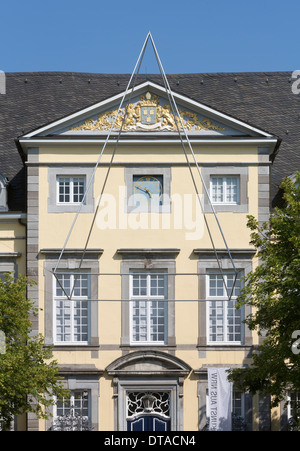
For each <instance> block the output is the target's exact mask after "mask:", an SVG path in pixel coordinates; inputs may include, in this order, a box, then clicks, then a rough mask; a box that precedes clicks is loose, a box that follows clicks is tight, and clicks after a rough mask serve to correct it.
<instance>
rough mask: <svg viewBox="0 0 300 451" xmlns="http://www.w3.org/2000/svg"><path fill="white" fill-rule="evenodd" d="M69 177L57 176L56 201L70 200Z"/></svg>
mask: <svg viewBox="0 0 300 451" xmlns="http://www.w3.org/2000/svg"><path fill="white" fill-rule="evenodd" d="M70 183H71V181H70V178H69V177H59V178H58V201H59V202H70Z"/></svg>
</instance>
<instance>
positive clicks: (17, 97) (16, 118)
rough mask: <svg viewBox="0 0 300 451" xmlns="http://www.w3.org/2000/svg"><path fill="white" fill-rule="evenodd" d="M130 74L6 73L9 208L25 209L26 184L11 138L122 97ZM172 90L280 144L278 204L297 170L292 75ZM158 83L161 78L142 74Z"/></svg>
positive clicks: (2, 122) (275, 182)
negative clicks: (284, 181)
mask: <svg viewBox="0 0 300 451" xmlns="http://www.w3.org/2000/svg"><path fill="white" fill-rule="evenodd" d="M129 77H130V75H129V74H89V73H69V72H33V73H8V74H6V94H5V95H2V94H1V95H0V172H1V173H2V174H4V175H5V176H6V177H7V178H8V179H9V180H10V189H9V203H10V209H14V210H24V209H25V208H26V206H25V203H24V202H25V196H24V193H25V189H24V186H25V185H24V182H25V179H26V174H25V171H26V169H25V168H24V165H23V162H22V160H21V157H20V155H19V153H18V150H17V147H16V143H15V139H16V138H17V137H19V136H21V135H23V134H24V133H26V132H29V131H30V130H32V129H35V128H38V127H40V126H42V125H44V124H47V123H49V122H52V121H54V120H56V119H59V118H61V117H63V116H65V115H68V114H70V113H73V112H74V111H78V110H80V109H82V108H84V107H86V106H89V105H91V104H94V103H96V102H100V101H102V100H105V99H106V98H108V97H110V96H112V95H115V94H117V93H119V92H122V91H123V90H124V89H125V88H126V85H127V83H128V80H129ZM167 77H168V80H169V83H170V86H171V89H172V90H174V91H176V92H178V93H179V94H182V95H185V96H187V97H190V98H191V99H193V100H195V101H197V102H201V103H204V104H206V105H209V106H211V107H212V108H215V109H217V110H219V111H222V112H224V113H226V114H228V115H233V116H235V117H237V118H239V119H241V120H242V121H245V122H249V123H250V124H252V125H254V126H257V127H258V128H261V129H263V130H266V131H268V132H269V133H271V134H273V135H276V136H278V137H280V138H281V139H282V143H281V145H280V148H279V152H278V154H277V156H276V159H275V161H274V163H273V166H272V180H271V185H272V186H271V190H272V191H271V192H272V199H273V202H274V201H275V199H276V194H277V192H278V187H279V184H280V182H281V180H282V178H283V177H284V176H287V175H290V174H292V173H293V172H295V170H300V127H299V125H300V94H299V95H296V94H293V92H292V82H293V80H291V72H270V73H264V72H257V73H256V72H249V73H248V72H247V73H211V74H201V73H200V74H171V75H167ZM146 79H147V80H151V81H153V82H154V83H157V84H161V85H162V81H161V76H160V75H148V76H147V77H146V76H143V75H140V76H139V77H138V80H137V83H140V82H143V81H145V80H146Z"/></svg>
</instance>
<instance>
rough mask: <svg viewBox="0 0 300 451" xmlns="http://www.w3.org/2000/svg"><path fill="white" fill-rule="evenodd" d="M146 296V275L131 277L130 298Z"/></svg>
mask: <svg viewBox="0 0 300 451" xmlns="http://www.w3.org/2000/svg"><path fill="white" fill-rule="evenodd" d="M146 295H147V275H139V274H134V275H133V276H132V296H146Z"/></svg>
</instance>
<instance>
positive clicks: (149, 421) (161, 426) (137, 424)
mask: <svg viewBox="0 0 300 451" xmlns="http://www.w3.org/2000/svg"><path fill="white" fill-rule="evenodd" d="M127 430H128V431H146V432H151V431H159V432H162V431H169V430H170V420H169V419H165V418H161V417H159V416H158V415H141V416H139V417H138V418H135V419H133V420H128V421H127Z"/></svg>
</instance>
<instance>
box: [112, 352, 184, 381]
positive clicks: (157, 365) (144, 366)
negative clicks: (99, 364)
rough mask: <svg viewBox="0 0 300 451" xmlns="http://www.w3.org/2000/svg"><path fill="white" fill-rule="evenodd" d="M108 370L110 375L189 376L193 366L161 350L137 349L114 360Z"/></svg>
mask: <svg viewBox="0 0 300 451" xmlns="http://www.w3.org/2000/svg"><path fill="white" fill-rule="evenodd" d="M106 371H107V372H108V374H109V375H113V376H115V375H118V376H121V375H123V376H125V375H126V376H133V375H135V376H137V375H139V376H141V375H144V376H145V375H151V374H152V375H153V374H156V375H169V376H170V375H173V376H174V375H177V376H187V375H188V374H189V373H190V371H191V367H190V366H189V365H187V364H186V363H185V362H183V361H182V360H181V359H178V358H177V357H174V356H172V355H170V354H168V353H165V352H161V351H136V352H130V353H129V354H126V355H125V356H122V357H119V358H118V359H116V360H115V361H113V362H112V363H111V364H110V365H108V367H107V368H106Z"/></svg>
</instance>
